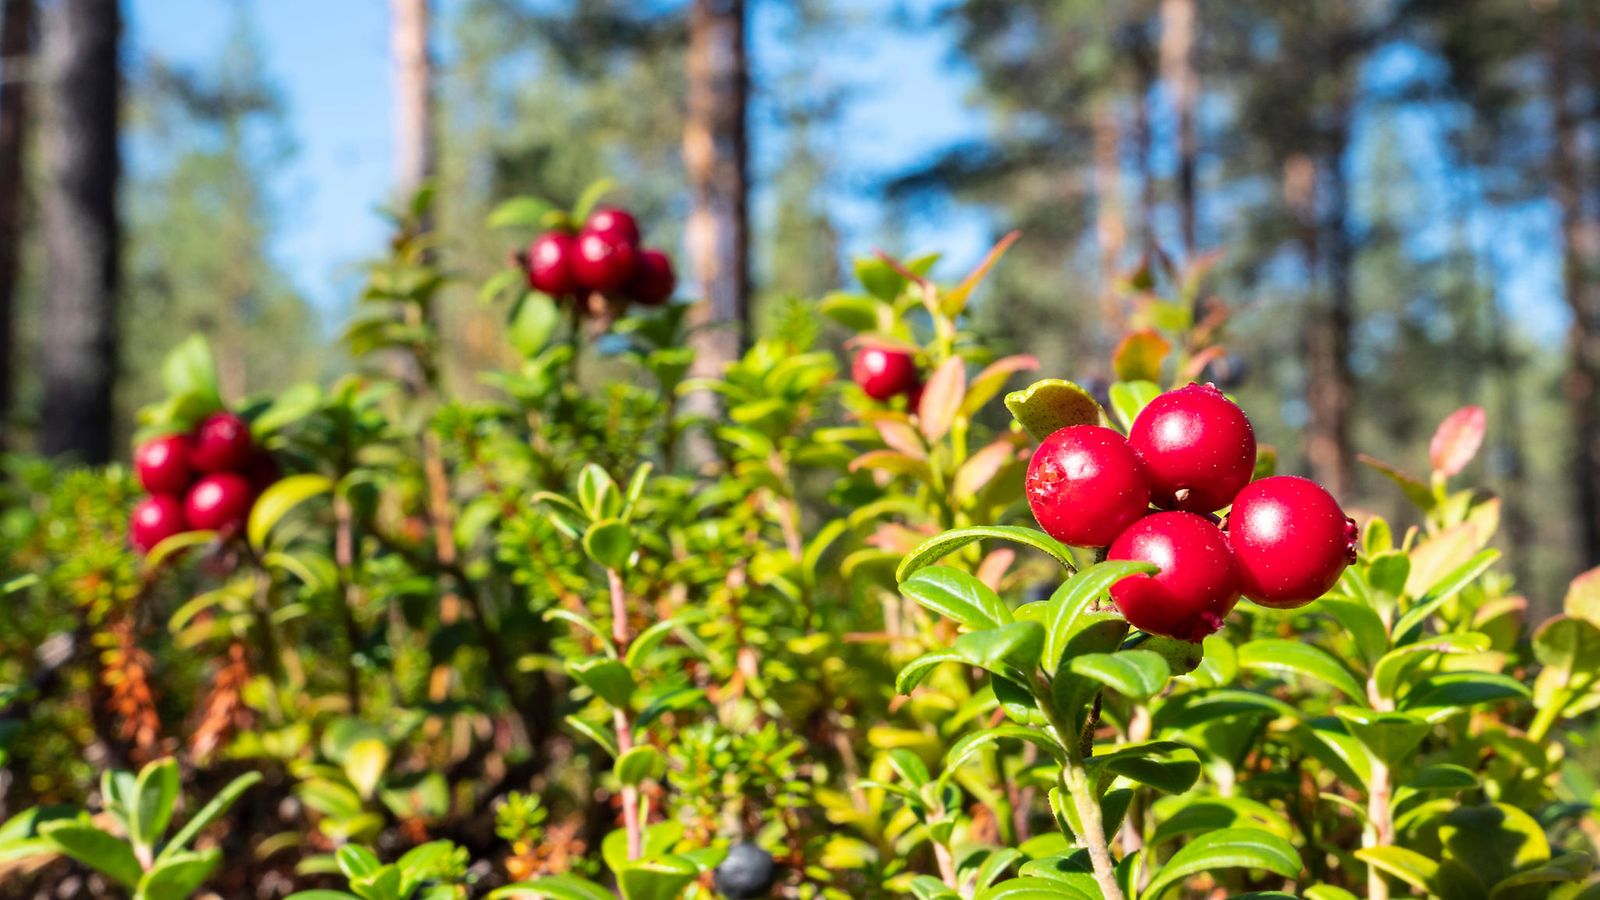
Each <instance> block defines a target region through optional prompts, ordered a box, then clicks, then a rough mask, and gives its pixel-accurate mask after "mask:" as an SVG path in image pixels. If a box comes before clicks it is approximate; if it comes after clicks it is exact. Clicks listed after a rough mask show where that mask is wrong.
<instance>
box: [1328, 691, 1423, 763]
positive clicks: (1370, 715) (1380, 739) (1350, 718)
mask: <svg viewBox="0 0 1600 900" xmlns="http://www.w3.org/2000/svg"><path fill="white" fill-rule="evenodd" d="M1334 714H1335V715H1337V716H1338V717H1339V721H1341V722H1343V723H1344V724H1345V727H1346V728H1348V729H1349V730H1350V734H1352V735H1354V736H1355V738H1356V740H1358V741H1360V742H1361V743H1362V744H1363V745H1364V746H1365V747H1366V748H1367V749H1368V750H1371V751H1372V754H1373V755H1374V756H1376V757H1377V758H1378V759H1381V760H1383V761H1384V762H1385V763H1386V764H1388V765H1390V766H1393V765H1395V764H1396V763H1398V762H1400V760H1402V759H1404V758H1406V757H1407V756H1409V755H1410V754H1411V751H1413V750H1415V749H1417V745H1419V744H1421V743H1422V739H1423V738H1425V737H1427V736H1428V731H1429V730H1430V728H1431V726H1429V724H1428V722H1427V720H1426V719H1421V718H1418V717H1416V716H1413V715H1411V714H1409V713H1403V712H1374V711H1373V710H1370V709H1364V708H1362V707H1358V706H1340V707H1338V708H1336V709H1334Z"/></svg>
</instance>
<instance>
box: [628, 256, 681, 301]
mask: <svg viewBox="0 0 1600 900" xmlns="http://www.w3.org/2000/svg"><path fill="white" fill-rule="evenodd" d="M677 286H678V276H677V275H676V274H674V273H673V271H672V259H671V258H670V257H668V256H667V255H666V254H665V253H662V252H661V251H660V250H640V251H639V258H638V260H637V261H636V262H635V263H634V266H633V277H631V278H629V279H628V287H627V294H628V296H629V297H632V298H633V299H635V300H637V301H639V302H640V303H643V304H644V305H645V306H656V305H658V304H661V303H665V302H667V300H668V299H670V298H671V297H672V291H673V289H674V288H676V287H677Z"/></svg>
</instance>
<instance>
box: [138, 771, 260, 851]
mask: <svg viewBox="0 0 1600 900" xmlns="http://www.w3.org/2000/svg"><path fill="white" fill-rule="evenodd" d="M260 780H261V773H260V772H246V773H245V774H243V775H240V776H239V777H238V778H235V779H234V780H232V781H230V782H228V785H227V787H224V788H223V789H222V790H220V791H218V792H217V795H216V796H215V797H212V798H211V800H210V802H208V803H207V804H206V805H205V806H202V807H201V808H200V811H199V812H197V813H195V814H194V815H193V816H191V817H190V818H189V821H188V822H185V823H184V826H183V827H182V828H181V829H179V830H178V833H177V834H175V835H173V837H172V840H171V841H170V842H168V844H167V846H166V847H164V848H162V850H161V853H160V855H158V856H157V857H156V861H157V862H160V861H161V860H164V859H171V858H172V857H173V856H175V855H177V854H178V853H179V852H181V851H182V850H183V849H184V848H185V847H188V846H189V842H190V841H193V840H194V839H195V837H196V836H197V835H199V834H200V832H202V831H204V830H205V828H206V826H207V825H210V824H211V823H212V822H214V821H216V820H217V818H218V817H219V816H221V815H222V814H223V813H225V812H227V811H228V808H229V807H231V806H233V803H234V801H235V800H238V799H239V795H240V794H243V793H244V792H245V791H247V790H249V789H250V788H251V787H253V786H254V785H255V784H256V782H258V781H260Z"/></svg>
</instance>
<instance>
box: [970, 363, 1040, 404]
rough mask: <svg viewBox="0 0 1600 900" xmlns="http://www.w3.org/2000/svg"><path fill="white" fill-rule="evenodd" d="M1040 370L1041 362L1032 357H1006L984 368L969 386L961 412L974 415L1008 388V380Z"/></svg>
mask: <svg viewBox="0 0 1600 900" xmlns="http://www.w3.org/2000/svg"><path fill="white" fill-rule="evenodd" d="M1038 368H1039V360H1038V359H1037V358H1035V357H1032V356H1021V355H1019V356H1006V357H1002V358H1000V359H997V360H995V361H994V362H992V363H990V364H988V365H987V366H984V368H983V371H982V372H979V373H978V374H977V375H976V376H974V377H973V379H972V383H971V384H969V385H967V399H966V400H964V401H962V403H961V411H962V412H963V413H965V414H967V415H969V416H970V415H972V414H974V413H976V412H977V411H978V410H980V409H982V408H983V405H984V404H985V403H988V402H989V401H990V400H993V399H994V396H995V395H996V394H998V393H1000V391H1001V390H1002V389H1004V388H1005V386H1006V380H1007V379H1009V378H1010V377H1011V376H1012V375H1015V374H1016V373H1018V372H1032V371H1034V370H1036V369H1038Z"/></svg>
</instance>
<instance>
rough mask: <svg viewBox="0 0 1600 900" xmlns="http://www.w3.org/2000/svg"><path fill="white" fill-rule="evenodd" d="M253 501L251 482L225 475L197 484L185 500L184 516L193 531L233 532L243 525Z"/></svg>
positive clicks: (201, 480)
mask: <svg viewBox="0 0 1600 900" xmlns="http://www.w3.org/2000/svg"><path fill="white" fill-rule="evenodd" d="M253 501H254V497H253V496H252V492H251V490H250V482H248V481H245V480H244V477H243V476H241V475H235V474H233V473H231V472H222V473H219V474H216V475H207V476H206V477H204V478H202V479H200V480H199V481H197V482H195V485H194V487H192V488H190V489H189V496H188V497H187V498H185V499H184V503H183V514H184V517H185V518H186V519H188V521H189V527H190V528H198V529H204V530H207V531H234V530H236V529H238V528H239V527H240V526H242V525H244V519H245V516H247V515H249V513H250V504H251V503H252V502H253Z"/></svg>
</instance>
